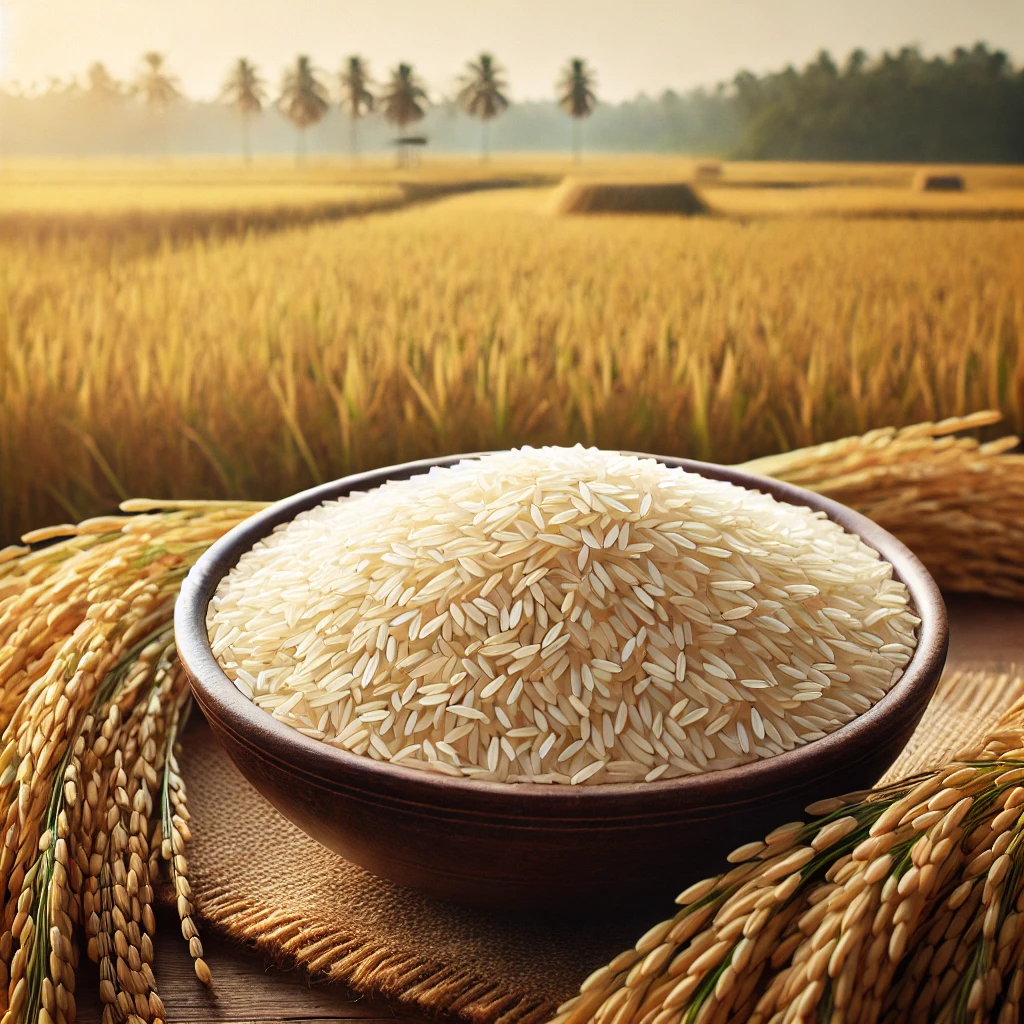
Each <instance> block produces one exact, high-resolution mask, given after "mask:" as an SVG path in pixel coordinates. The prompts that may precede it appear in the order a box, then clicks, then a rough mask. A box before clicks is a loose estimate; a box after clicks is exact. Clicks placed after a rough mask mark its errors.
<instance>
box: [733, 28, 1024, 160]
mask: <svg viewBox="0 0 1024 1024" xmlns="http://www.w3.org/2000/svg"><path fill="white" fill-rule="evenodd" d="M732 95H733V102H734V103H735V105H736V109H737V113H738V116H739V120H740V123H741V125H742V132H741V137H740V139H739V142H738V145H737V147H736V150H735V154H736V155H737V156H740V157H754V158H760V159H775V160H880V161H881V160H893V161H913V162H934V161H949V162H979V163H1019V162H1021V161H1024V69H1017V68H1015V67H1014V66H1013V63H1012V62H1011V61H1010V59H1009V57H1008V56H1007V55H1006V54H1005V53H1003V52H1002V51H1000V50H993V49H990V48H989V47H988V46H986V45H985V44H984V43H978V44H977V45H975V46H974V47H972V48H970V49H968V48H965V47H957V48H956V49H955V50H954V51H953V52H952V53H951V54H949V56H948V57H932V58H927V57H925V56H924V55H922V53H921V52H920V51H919V50H918V49H916V48H914V47H909V46H908V47H904V48H903V49H901V50H900V51H899V52H897V53H883V54H882V55H881V56H880V57H878V58H877V59H874V60H872V59H871V58H869V57H868V55H867V54H866V53H865V52H864V51H863V50H854V51H853V52H852V53H851V54H850V55H849V56H848V57H847V58H846V60H845V61H844V62H843V64H842V65H841V66H840V65H838V64H837V63H836V62H835V60H833V58H832V56H831V55H830V54H829V53H828V52H827V51H822V52H821V53H819V54H818V56H817V58H816V59H815V60H813V61H812V62H811V63H809V64H808V65H807V66H806V67H805V68H803V69H802V70H797V69H796V68H793V67H787V68H785V69H783V70H782V71H779V72H774V73H772V74H766V75H761V76H757V75H752V74H750V73H741V74H739V75H737V76H736V78H735V80H734V82H733V90H732Z"/></svg>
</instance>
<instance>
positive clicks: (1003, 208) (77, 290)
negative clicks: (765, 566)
mask: <svg viewBox="0 0 1024 1024" xmlns="http://www.w3.org/2000/svg"><path fill="white" fill-rule="evenodd" d="M569 170H573V169H572V168H570V167H569V166H568V164H567V162H566V161H565V160H564V159H555V158H550V159H546V160H527V159H522V160H505V159H503V160H500V161H495V162H493V163H492V164H489V165H481V164H480V163H478V162H476V161H463V162H456V161H436V162H426V163H424V165H423V166H422V167H421V168H418V169H414V170H412V171H405V172H398V171H396V170H394V169H393V168H391V167H390V166H387V165H384V164H382V163H375V162H373V161H366V162H365V163H363V164H361V165H360V166H358V167H356V168H353V167H352V166H351V165H350V164H348V163H347V162H340V161H338V162H334V163H316V164H313V163H311V164H310V165H309V166H307V167H303V168H299V169H297V168H295V167H294V166H293V165H292V164H290V163H289V162H285V161H281V162H270V161H267V162H265V163H259V164H257V165H255V166H254V167H252V168H242V167H241V166H240V165H235V164H229V163H226V162H223V161H222V162H209V163H200V162H198V161H195V162H191V163H188V164H171V163H165V164H159V165H154V164H141V163H139V164H130V163H127V162H125V163H121V164H109V165H104V164H98V163H95V164H72V163H67V164H55V163H49V164H27V163H26V164H12V163H8V164H6V165H0V185H2V186H3V187H2V188H0V197H2V198H0V496H2V502H0V544H2V543H4V542H7V541H10V540H12V539H13V538H14V537H15V536H16V535H17V534H18V533H19V532H20V531H22V530H24V529H27V528H29V527H32V526H38V525H40V524H43V523H47V522H53V521H57V520H61V519H80V518H83V517H85V516H87V515H89V514H92V513H94V512H98V511H101V510H108V509H110V508H111V507H112V506H113V505H114V503H115V502H116V501H117V500H118V498H120V497H124V496H127V495H129V494H145V495H151V496H160V497H163V496H176V497H201V496H235V497H251V498H266V497H274V496H279V495H282V494H285V493H288V492H291V491H294V490H297V489H300V488H302V487H305V486H308V485H310V484H312V483H314V482H316V481H319V480H324V479H329V478H331V477H334V476H337V475H340V474H342V473H345V472H348V471H351V470H355V469H359V468H365V467H370V466H373V465H379V464H384V463H389V462H395V461H399V460H402V459H407V458H413V457H417V456H424V455H430V454H435V453H440V452H454V451H466V450H476V449H483V448H493V447H500V446H507V445H510V444H517V443H524V442H529V443H533V444H538V443H545V442H559V443H569V442H574V441H583V442H588V443H591V442H592V443H597V444H600V445H603V446H606V447H615V448H630V449H638V450H649V451H657V452H665V453H673V454H688V455H693V456H697V457H706V458H713V459H717V460H721V461H725V462H730V461H739V460H742V459H747V458H751V457H755V456H759V455H764V454H768V453H771V452H775V451H779V450H782V449H785V448H788V447H791V446H794V445H803V444H808V443H812V442H815V441H821V440H827V439H830V438H834V437H838V436H843V435H846V434H851V433H857V432H861V431H863V430H866V429H869V428H870V427H872V426H875V425H879V424H886V423H897V424H901V423H909V422H912V421H917V420H922V419H932V418H938V417H944V416H947V415H953V414H957V413H963V412H967V411H969V410H972V409H977V408H983V407H990V406H995V407H998V408H1000V409H1002V410H1003V411H1004V413H1005V414H1006V417H1007V419H1008V421H1009V424H1010V426H1011V428H1012V429H1016V430H1020V429H1021V428H1022V426H1024V170H1014V169H1009V168H977V169H966V170H965V171H964V174H965V178H966V183H967V190H966V191H965V192H963V193H952V194H934V193H929V194H923V193H915V192H914V191H912V189H911V188H910V182H911V180H912V178H913V174H914V171H915V168H913V167H909V166H908V167H894V166H871V165H867V166H860V165H858V166H852V165H845V166H844V165H836V166H830V167H826V166H822V165H785V164H774V165H771V164H769V165H765V164H747V165H732V164H730V165H726V166H725V167H724V169H723V174H722V176H721V178H720V179H717V180H715V181H712V182H707V183H702V184H701V185H700V186H698V187H699V189H700V192H701V194H702V196H703V198H704V199H705V202H706V203H707V205H708V207H709V208H710V209H711V211H712V213H711V215H709V216H701V217H692V218H684V217H666V216H642V217H637V216H619V215H615V216H594V217H554V216H552V215H551V214H550V213H549V205H550V197H551V192H552V188H553V186H554V185H555V184H556V183H557V182H558V181H559V180H560V179H561V178H562V176H563V175H564V174H565V173H566V172H567V171H569ZM583 172H584V173H585V174H587V175H592V176H594V177H601V178H605V179H622V180H634V181H635V180H664V179H666V178H678V177H687V176H689V175H691V174H692V165H691V164H687V163H684V162H683V161H679V160H675V161H673V160H669V159H659V158H648V159H644V160H637V159H625V160H618V161H617V160H612V159H610V158H603V159H600V160H593V161H590V162H588V163H586V164H584V165H583ZM486 184H490V185H502V186H504V187H501V188H496V189H494V190H491V191H474V192H468V191H467V192H465V194H458V193H460V192H463V191H464V190H467V189H478V188H480V187H481V186H482V185H486ZM423 200H429V201H423ZM268 211H269V212H268Z"/></svg>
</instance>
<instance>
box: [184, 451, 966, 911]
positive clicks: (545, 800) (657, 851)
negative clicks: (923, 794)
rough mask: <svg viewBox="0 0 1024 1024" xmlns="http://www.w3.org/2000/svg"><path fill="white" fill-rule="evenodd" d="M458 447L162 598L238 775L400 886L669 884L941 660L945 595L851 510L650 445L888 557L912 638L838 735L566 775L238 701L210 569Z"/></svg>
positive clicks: (484, 891)
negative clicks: (219, 633) (490, 773)
mask: <svg viewBox="0 0 1024 1024" xmlns="http://www.w3.org/2000/svg"><path fill="white" fill-rule="evenodd" d="M458 458H459V457H451V458H447V459H435V460H431V461H424V462H415V463H408V464H406V465H402V466H395V467H391V468H388V469H382V470H378V471H376V472H372V473H362V474H359V475H358V476H350V477H346V478H345V479H344V480H337V481H335V482H333V483H329V484H324V485H323V486H322V487H315V488H313V489H312V490H308V491H303V492H302V493H301V494H296V495H294V496H293V497H291V498H287V499H285V500H284V501H281V502H278V503H277V504H276V505H273V506H271V507H270V508H268V509H266V510H265V511H263V512H260V513H259V514H257V515H255V516H253V517H252V518H251V519H249V520H247V521H246V522H244V523H242V524H241V525H240V526H237V527H236V528H235V529H234V530H232V531H231V532H230V533H228V534H227V535H226V536H225V537H223V538H222V539H221V540H219V541H218V542H217V543H216V544H214V545H213V547H211V548H210V550H209V551H208V552H207V553H206V554H205V555H204V556H203V557H202V558H201V559H200V560H199V561H198V563H197V564H196V566H195V567H194V568H193V569H192V571H191V572H190V573H189V575H188V578H187V579H186V580H185V583H184V585H183V587H182V590H181V597H180V598H179V600H178V606H177V609H176V612H175V628H176V635H177V642H178V652H179V654H180V656H181V659H182V661H183V662H184V664H185V668H186V670H187V671H188V675H189V678H190V679H191V681H192V689H193V691H194V693H195V698H196V701H197V702H198V704H199V706H200V707H201V708H202V709H203V711H204V712H205V714H206V717H207V718H208V719H209V721H210V724H211V726H212V727H213V730H214V732H215V733H216V734H217V736H218V737H219V738H220V740H221V742H222V743H223V744H224V746H225V747H226V748H227V750H228V752H229V753H230V755H231V757H232V758H233V759H234V761H235V763H236V764H237V765H238V767H239V769H240V770H241V771H242V773H243V774H244V775H245V777H246V778H247V779H248V780H249V781H250V782H251V783H252V784H253V785H254V786H255V787H256V788H257V789H258V790H259V791H260V792H261V793H262V794H263V795H264V796H265V797H266V798H267V799H268V800H269V801H270V802H271V803H272V804H274V806H275V807H277V808H278V810H280V811H281V813H282V814H284V815H285V816H286V817H287V818H290V819H291V820H292V821H293V822H295V824H297V825H298V826H299V827H300V828H302V829H304V830H305V831H306V832H308V833H309V834H310V835H311V836H312V837H313V838H314V839H316V840H317V841H319V842H320V843H322V844H323V845H324V846H326V847H328V848H329V849H331V850H334V851H335V852H336V853H339V854H341V856H343V857H345V858H347V859H348V860H350V861H354V862H355V863H357V864H361V865H362V866H363V867H365V868H367V869H368V870H370V871H372V872H374V873H375V874H377V875H380V876H382V877H384V878H388V879H390V880H392V881H394V882H398V883H401V884H402V885H407V886H411V887H412V888H415V889H421V890H423V891H424V892H427V893H430V894H432V895H435V896H439V897H446V898H449V899H453V900H458V901H460V902H463V903H468V904H474V905H476V906H484V907H502V908H510V909H513V908H514V909H522V910H531V909H533V910H538V909H539V910H546V909H550V908H555V907H566V906H572V907H588V906H589V907H599V908H602V909H607V908H608V907H609V906H611V905H613V904H626V903H634V904H635V903H636V902H637V901H642V900H646V899H664V898H671V897H672V896H674V895H675V893H676V892H678V891H679V890H681V889H682V888H683V887H684V886H685V885H686V884H687V883H688V882H689V881H692V880H694V879H695V878H698V877H701V876H702V875H704V874H707V873H709V872H711V871H713V870H715V869H716V868H718V867H720V865H721V863H722V861H723V858H724V856H725V854H726V853H727V852H728V851H729V850H731V849H733V848H735V847H736V846H738V845H739V844H741V843H744V842H748V841H750V840H751V839H756V838H759V837H760V836H762V835H764V834H765V833H766V832H768V831H769V830H771V829H772V828H774V827H775V826H777V825H779V824H781V823H782V822H785V821H791V820H794V819H797V818H800V817H801V816H802V813H803V808H804V806H805V805H806V804H808V803H809V802H811V801H812V800H816V799H819V798H821V797H825V796H830V795H835V794H837V793H843V792H848V791H850V790H855V789H860V788H862V787H867V786H870V785H872V784H873V783H874V782H875V781H877V779H878V778H879V776H881V775H882V773H883V772H884V771H885V770H886V769H887V768H888V767H889V765H890V764H892V762H893V761H894V760H895V758H896V756H897V754H898V753H899V752H900V750H901V749H902V747H903V746H904V744H905V743H906V741H907V739H908V738H909V737H910V734H911V733H912V732H913V730H914V727H915V726H916V725H917V723H918V720H919V719H920V717H921V715H922V713H923V712H924V709H925V705H926V704H927V703H928V699H929V697H930V696H931V694H932V691H933V690H934V688H935V685H936V683H937V682H938V679H939V674H940V672H941V671H942V666H943V663H944V661H945V658H946V645H947V639H948V635H947V623H946V611H945V607H944V605H943V603H942V598H941V597H940V595H939V591H938V588H937V587H936V585H935V583H934V581H933V580H932V578H931V577H930V576H929V575H928V573H927V572H926V570H925V568H924V566H922V565H921V563H920V562H919V561H918V560H917V559H916V558H915V557H914V555H913V554H911V552H910V551H909V550H907V548H906V547H904V546H903V545H902V544H901V543H900V542H899V541H898V540H896V539H895V538H894V537H893V536H891V535H890V534H889V533H887V532H886V531H885V530H883V529H882V528H881V527H879V526H877V525H875V523H873V522H871V521H870V520H868V519H866V518H865V517H864V516H862V515H859V514H858V513H856V512H853V511H851V510H850V509H848V508H846V507H845V506H843V505H839V504H837V503H836V502H834V501H829V500H828V499H826V498H822V497H820V496H819V495H817V494H812V493H811V492H809V491H804V490H800V489H799V488H796V487H791V486H790V485H788V484H784V483H779V482H777V481H775V480H770V479H767V478H765V477H758V476H754V475H752V474H749V473H744V472H742V471H741V470H738V469H729V468H726V467H723V466H714V465H708V464H705V463H700V462H691V461H688V460H685V459H669V458H662V459H660V461H661V462H663V463H665V464H666V465H669V466H679V467H681V468H683V469H685V470H688V471H690V472H693V473H700V474H702V475H704V476H707V477H711V478H713V479H717V480H728V481H730V482H732V483H735V484H739V485H741V486H743V487H748V488H751V489H754V490H758V491H764V492H767V493H769V494H772V495H774V496H775V497H776V498H778V499H779V500H781V501H786V502H789V503H791V504H794V505H805V506H808V507H810V508H813V509H820V510H822V511H824V512H825V513H826V514H827V515H828V516H829V518H830V519H832V520H834V521H835V522H837V523H839V524H840V525H842V526H843V527H844V528H845V529H847V530H849V531H850V532H852V533H856V534H859V535H860V537H861V538H862V539H863V540H864V541H865V543H867V544H869V545H870V546H871V547H873V548H875V549H876V550H877V551H878V552H879V553H880V554H881V555H882V557H883V558H885V559H887V560H888V561H889V562H891V563H892V565H893V567H894V569H895V573H896V575H897V576H898V577H899V578H900V579H901V580H902V581H903V582H904V583H905V584H906V585H907V587H908V588H909V590H910V595H911V599H912V602H913V605H914V607H915V608H916V611H917V614H918V615H919V616H920V617H921V626H920V635H919V640H918V646H917V650H916V651H915V653H914V656H913V658H912V659H911V661H910V663H909V664H908V665H907V667H906V671H905V673H904V675H903V677H902V679H900V681H899V682H898V683H897V684H896V686H894V687H893V688H892V690H890V692H889V693H888V694H886V696H885V697H884V698H883V699H882V700H880V701H879V702H878V703H877V704H876V705H875V706H874V707H873V708H871V709H870V710H868V711H866V712H865V713H864V714H862V715H860V716H859V717H858V718H856V719H854V720H853V721H852V722H850V723H849V724H847V725H845V726H843V727H842V728H841V729H838V730H836V731H835V732H834V733H831V734H830V735H828V736H826V737H824V738H822V739H820V740H816V741H814V742H812V743H809V744H808V745H806V746H803V747H799V748H797V749H795V750H792V751H789V752H787V753H784V754H780V755H778V756H776V757H772V758H769V759H766V760H763V761H758V762H755V763H753V764H747V765H743V766H742V767H739V768H730V769H727V770H724V771H715V772H708V773H707V774H705V775H696V776H690V777H687V778H682V779H671V780H667V781H657V782H647V783H615V784H608V785H597V786H583V787H571V788H570V787H568V786H544V785H508V784H502V783H489V782H472V781H464V780H460V779H453V778H449V777H446V776H442V775H434V774H426V773H423V772H419V771H416V770H414V769H411V768H399V767H396V766H394V765H390V764H387V763H382V762H380V761H374V760H372V759H371V758H368V757H363V756H359V755H356V754H351V753H347V752H346V751H343V750H339V749H337V748H336V747H332V746H330V745H328V744H326V743H320V742H318V741H316V740H313V739H309V738H308V737H306V736H303V735H302V734H301V733H299V732H297V731H296V730H294V729H292V728H290V727H289V726H287V725H284V724H283V723H281V722H279V721H277V720H276V719H274V718H273V717H271V716H270V715H269V714H268V713H267V712H265V711H263V710H261V709H260V708H259V707H257V706H256V705H255V704H253V703H252V702H251V701H249V700H248V699H246V698H245V697H244V696H243V695H242V694H241V693H240V692H239V691H238V690H237V689H236V688H235V686H234V685H233V684H232V682H231V681H230V680H229V679H228V677H227V676H226V675H225V674H224V672H223V671H221V669H220V667H219V666H218V664H217V662H216V660H215V659H214V657H213V655H212V653H211V651H210V644H209V640H208V638H207V632H206V610H207V605H208V603H209V601H210V598H211V596H212V595H213V593H214V591H215V590H216V588H217V585H218V584H219V583H220V581H221V579H222V577H223V576H224V575H225V574H226V573H227V572H228V571H229V570H230V569H231V567H232V566H234V565H235V563H236V562H237V561H238V559H239V557H240V556H241V555H242V553H243V552H245V551H247V550H248V549H249V548H251V547H252V546H253V545H254V544H255V543H256V542H257V541H258V540H260V539H261V538H262V537H265V536H266V535H267V534H269V533H270V532H271V531H272V530H273V529H274V527H275V526H277V525H279V524H280V523H284V522H287V521H288V520H290V519H292V518H294V516H296V515H297V514H298V513H299V512H303V511H305V510H306V509H309V508H312V507H313V506H315V505H318V504H320V503H321V502H323V501H325V500H328V499H331V498H336V497H338V496H340V495H344V494H348V493H349V492H350V491H353V490H366V489H367V488H372V487H376V486H379V485H380V484H382V483H383V482H384V481H385V480H393V479H404V478H407V477H410V476H413V475H415V474H417V473H423V472H425V471H426V470H428V469H429V468H430V467H431V466H434V465H447V464H450V463H452V462H455V461H457V460H458Z"/></svg>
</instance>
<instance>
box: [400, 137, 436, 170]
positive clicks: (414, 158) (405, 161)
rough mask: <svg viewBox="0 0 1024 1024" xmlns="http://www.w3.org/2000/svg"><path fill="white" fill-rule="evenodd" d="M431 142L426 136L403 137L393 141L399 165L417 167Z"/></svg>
mask: <svg viewBox="0 0 1024 1024" xmlns="http://www.w3.org/2000/svg"><path fill="white" fill-rule="evenodd" d="M428 141H429V140H428V139H427V137H426V135H402V136H400V137H399V138H397V139H392V140H391V145H392V146H395V147H396V152H397V153H398V163H399V165H400V166H402V167H415V166H417V164H419V162H420V154H421V153H422V152H423V147H424V146H425V145H426V144H427V142H428Z"/></svg>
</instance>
